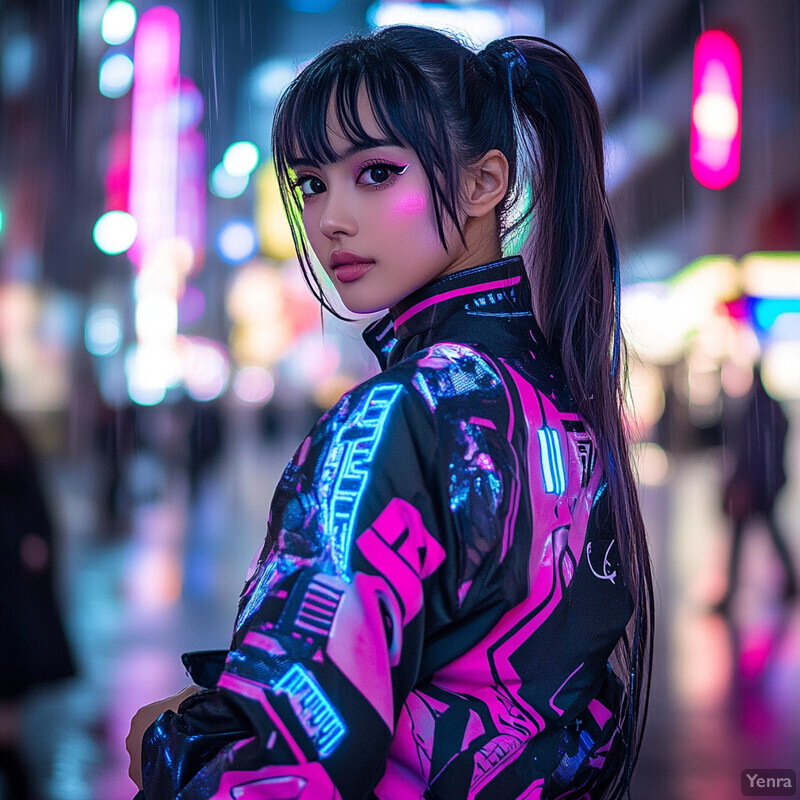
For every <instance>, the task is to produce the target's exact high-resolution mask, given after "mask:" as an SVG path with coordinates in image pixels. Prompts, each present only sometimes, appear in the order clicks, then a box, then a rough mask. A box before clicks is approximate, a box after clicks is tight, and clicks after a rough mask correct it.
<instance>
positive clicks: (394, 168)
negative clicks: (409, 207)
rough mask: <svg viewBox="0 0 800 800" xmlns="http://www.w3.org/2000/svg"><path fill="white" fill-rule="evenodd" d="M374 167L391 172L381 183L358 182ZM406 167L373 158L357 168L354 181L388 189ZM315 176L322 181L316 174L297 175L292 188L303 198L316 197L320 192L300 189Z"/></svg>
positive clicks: (406, 165) (380, 188)
mask: <svg viewBox="0 0 800 800" xmlns="http://www.w3.org/2000/svg"><path fill="white" fill-rule="evenodd" d="M376 167H384V168H385V169H387V170H388V171H389V172H390V173H391V174H390V176H389V177H388V178H387V179H386V180H385V181H382V182H381V183H359V181H360V180H361V178H362V177H363V175H364V174H365V173H367V172H369V171H370V170H372V169H375V168H376ZM407 169H408V164H393V163H392V162H391V161H382V160H381V159H377V158H376V159H374V160H373V161H367V162H365V163H364V164H362V165H361V167H360V168H359V170H358V175H357V176H356V183H359V185H361V186H367V187H369V188H370V189H374V190H376V191H381V190H382V189H388V188H389V187H390V186H391V185H392V184H393V183H394V182H395V181H396V180H397V178H398V177H399V176H400V175H402V174H403V173H404V172H405V171H406V170H407ZM314 178H317V180H319V181H320V182H322V183H323V185H324V183H325V182H324V181H323V180H322V178H319V177H318V176H317V175H298V176H297V178H296V179H295V181H294V182H293V184H292V188H293V189H300V191H301V192H302V194H303V199H304V200H309V199H311V198H314V197H316V196H317V195H318V194H322V192H317V193H308V194H306V193H305V192H303V190H302V186H303V184H304V183H305V182H306V181H308V180H312V179H314Z"/></svg>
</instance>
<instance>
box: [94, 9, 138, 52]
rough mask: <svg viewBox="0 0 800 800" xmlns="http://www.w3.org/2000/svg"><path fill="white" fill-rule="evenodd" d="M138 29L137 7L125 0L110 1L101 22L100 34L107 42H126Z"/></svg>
mask: <svg viewBox="0 0 800 800" xmlns="http://www.w3.org/2000/svg"><path fill="white" fill-rule="evenodd" d="M135 30H136V9H135V8H134V7H133V6H132V5H131V4H130V3H127V2H125V0H114V2H113V3H109V6H108V8H106V10H105V13H104V14H103V20H102V22H101V23H100V35H101V36H102V37H103V41H104V42H106V44H111V45H115V44H124V43H125V42H127V41H128V39H130V38H131V36H133V32H134V31H135Z"/></svg>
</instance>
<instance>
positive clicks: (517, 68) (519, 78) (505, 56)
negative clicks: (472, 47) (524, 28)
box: [479, 39, 531, 98]
mask: <svg viewBox="0 0 800 800" xmlns="http://www.w3.org/2000/svg"><path fill="white" fill-rule="evenodd" d="M479 56H480V57H481V58H482V59H483V61H484V63H485V64H486V65H487V66H488V67H489V69H490V70H491V71H492V73H493V74H494V76H495V79H496V80H498V81H503V83H504V84H505V83H508V92H509V94H510V95H511V97H512V98H513V97H514V87H516V88H517V90H518V91H522V92H524V91H525V89H527V87H528V85H529V84H530V82H531V73H530V70H529V69H528V62H527V61H526V60H525V56H523V55H522V53H521V52H520V51H519V49H518V48H517V47H516V46H515V45H514V44H513V43H512V42H510V41H508V39H495V40H494V41H493V42H489V44H487V45H486V47H485V48H484V49H483V51H482V52H481V53H479Z"/></svg>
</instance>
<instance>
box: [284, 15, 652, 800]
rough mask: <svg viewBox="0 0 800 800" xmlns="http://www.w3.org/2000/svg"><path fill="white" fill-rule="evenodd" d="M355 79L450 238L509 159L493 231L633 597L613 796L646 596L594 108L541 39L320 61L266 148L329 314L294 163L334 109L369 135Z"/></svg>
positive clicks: (426, 43)
mask: <svg viewBox="0 0 800 800" xmlns="http://www.w3.org/2000/svg"><path fill="white" fill-rule="evenodd" d="M362 87H363V88H365V89H366V92H367V95H368V97H369V99H370V101H371V105H372V111H373V114H374V116H375V119H376V121H377V123H378V126H379V127H380V129H381V132H382V135H383V136H384V137H385V139H386V140H388V141H389V142H392V143H394V144H397V145H399V146H403V147H410V148H412V149H413V150H414V151H415V152H416V154H417V156H418V157H419V159H420V161H421V163H422V167H423V169H424V170H425V174H426V175H427V178H428V182H429V184H430V188H431V193H432V197H433V207H434V214H435V218H436V224H437V226H438V230H439V237H440V239H441V241H442V244H443V246H444V247H445V248H447V244H446V242H445V229H444V226H445V223H446V221H449V222H451V223H452V224H453V225H454V226H455V229H456V231H458V233H459V234H460V235H461V237H462V240H463V230H462V228H461V226H460V224H459V219H458V218H459V193H458V190H459V180H460V177H461V174H462V172H461V171H462V169H463V168H464V167H468V166H470V165H472V164H475V163H476V162H477V161H478V160H479V159H480V158H481V157H482V156H483V155H485V154H486V153H487V152H488V151H489V150H492V149H497V150H499V151H500V152H502V153H503V154H504V155H505V157H506V158H507V159H508V164H509V188H508V192H507V194H506V196H505V197H504V199H503V201H502V202H501V203H500V204H499V206H498V207H497V210H496V213H497V218H498V223H499V231H500V235H501V239H502V240H503V241H504V242H506V243H508V242H509V241H512V240H514V241H519V240H520V238H521V241H522V244H521V247H520V252H521V255H522V257H523V260H524V262H525V265H526V269H527V270H528V273H529V275H530V279H531V286H532V287H533V288H532V291H533V298H532V299H533V305H534V311H535V314H536V319H537V321H538V322H539V325H540V327H541V329H542V331H543V333H544V334H545V337H546V339H547V341H548V343H549V346H550V347H551V348H552V349H553V350H554V351H556V352H558V353H559V354H560V357H561V361H562V363H563V366H564V370H565V372H566V377H567V382H568V384H569V388H570V390H571V393H572V395H573V397H574V399H575V401H576V403H577V405H578V408H579V410H580V412H581V414H582V415H583V416H584V417H585V419H586V420H587V422H588V423H589V425H590V426H591V427H592V429H593V430H594V432H595V436H596V438H597V442H598V445H599V453H600V458H601V459H602V464H603V467H604V471H605V476H606V479H607V481H608V485H609V489H610V492H609V496H610V502H611V506H612V516H613V521H614V525H615V529H616V535H617V540H618V543H619V547H620V554H621V556H622V563H623V570H624V578H625V583H626V585H627V587H628V588H629V591H630V592H631V595H632V597H633V600H634V608H635V611H634V614H633V617H632V619H631V622H630V623H629V625H628V629H627V630H626V633H625V636H624V637H623V638H622V640H621V641H620V643H619V645H618V646H617V648H616V650H615V652H614V655H613V657H612V666H613V667H614V669H615V671H616V672H617V674H618V675H619V676H620V677H621V678H622V680H623V683H624V685H625V687H626V696H627V706H626V711H625V713H626V716H627V719H626V725H625V729H624V730H623V736H624V739H625V743H626V746H627V754H628V757H627V764H626V767H625V769H624V770H622V771H621V772H620V774H619V775H618V776H617V778H616V780H615V781H614V783H613V785H612V786H611V787H610V788H609V790H608V791H607V793H606V796H607V797H619V796H621V795H622V794H624V793H625V791H626V790H627V788H628V786H629V782H630V775H631V770H632V769H633V765H634V763H635V760H636V757H637V754H638V749H639V744H640V742H641V734H642V730H643V726H644V718H645V713H646V708H647V696H648V689H649V686H648V682H649V675H650V668H651V660H652V634H653V600H652V578H651V571H650V558H649V554H648V548H647V540H646V536H645V530H644V523H643V521H642V514H641V509H640V506H639V497H638V493H637V488H636V482H635V479H634V475H633V470H632V467H631V461H630V452H629V444H628V434H627V426H626V419H625V384H626V379H627V375H626V371H625V368H624V365H625V358H624V355H625V352H624V343H623V342H622V337H621V332H620V329H619V257H618V253H617V245H616V237H615V234H614V225H613V221H612V218H611V211H610V208H609V204H608V199H607V196H606V191H605V183H604V166H603V136H602V125H601V120H600V113H599V110H598V107H597V103H596V101H595V98H594V95H593V94H592V91H591V89H590V87H589V83H588V81H587V79H586V77H585V75H584V74H583V71H582V70H581V68H580V66H579V65H578V64H577V62H576V61H575V60H574V59H573V58H572V57H571V56H570V55H569V54H568V53H567V52H566V51H565V50H563V49H562V48H560V47H558V46H557V45H555V44H553V43H552V42H548V41H546V40H544V39H540V38H537V37H527V36H521V37H512V38H509V39H500V40H496V41H494V42H492V43H491V44H490V45H488V46H487V47H486V49H485V50H484V51H483V52H482V53H475V52H473V51H472V50H470V49H469V48H468V47H466V46H465V45H463V44H462V43H461V42H459V41H458V40H456V39H455V38H453V37H451V36H447V35H445V34H442V33H439V32H438V31H435V30H431V29H428V28H418V27H413V26H407V25H398V26H393V27H388V28H384V29H382V30H379V31H377V32H376V33H373V34H372V35H370V36H366V37H362V36H357V37H353V38H351V39H349V40H347V41H344V42H341V43H339V44H336V45H334V46H333V47H331V48H329V49H328V50H326V51H325V52H323V53H322V54H321V55H320V56H318V57H317V58H316V59H315V60H314V61H313V62H312V63H311V64H310V65H309V66H308V67H306V68H305V69H304V70H303V71H302V72H301V73H300V75H298V77H297V78H296V79H295V80H294V82H293V83H292V84H291V85H290V86H289V88H288V89H287V91H286V92H285V93H284V95H283V97H282V98H281V100H280V102H279V104H278V108H277V111H276V116H275V122H274V127H273V157H274V159H275V166H276V169H277V173H278V181H279V185H280V188H281V193H282V197H283V201H284V205H285V207H286V210H287V214H288V216H289V219H290V224H291V227H292V233H293V236H294V241H295V245H296V248H297V252H298V256H299V258H300V262H301V265H302V266H303V272H304V275H305V278H306V281H307V282H308V284H309V286H310V288H311V290H312V292H314V294H315V296H316V297H317V298H318V299H319V300H320V302H321V303H322V304H323V306H324V307H326V308H328V310H330V311H332V312H333V313H334V314H336V313H337V312H336V311H335V310H334V309H333V308H332V306H331V304H330V302H329V301H328V299H327V298H326V297H325V293H324V291H323V289H322V286H321V285H320V283H319V280H318V278H317V276H316V273H315V272H314V269H313V267H312V262H311V258H310V253H309V249H308V244H307V241H306V239H305V235H304V232H303V228H302V222H301V213H302V199H301V197H300V196H299V192H298V191H297V190H296V189H295V188H294V184H293V176H292V172H291V167H290V165H291V164H292V163H293V162H295V161H298V160H301V158H302V159H303V160H311V161H313V162H315V163H319V164H326V163H331V162H333V161H335V160H336V159H337V158H338V156H337V154H336V152H335V151H334V150H333V148H332V146H331V144H330V141H329V139H328V129H327V127H326V122H327V119H328V114H329V111H330V113H333V114H334V115H335V118H336V120H337V122H338V125H339V127H340V129H341V131H342V132H343V133H344V135H345V136H346V137H347V138H348V139H349V140H350V141H351V142H352V143H353V144H356V145H365V146H374V145H376V144H377V142H376V141H374V140H373V139H372V138H371V137H370V136H369V135H368V134H367V132H366V130H365V129H364V127H363V124H362V122H361V120H360V118H359V116H358V111H357V102H358V95H359V92H360V91H361V89H362ZM337 316H338V314H337Z"/></svg>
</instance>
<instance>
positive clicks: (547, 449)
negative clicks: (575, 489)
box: [538, 425, 567, 494]
mask: <svg viewBox="0 0 800 800" xmlns="http://www.w3.org/2000/svg"><path fill="white" fill-rule="evenodd" d="M538 434H539V453H540V456H541V461H542V479H543V480H544V490H545V492H547V494H562V493H563V492H564V489H566V486H567V479H566V472H565V470H564V459H563V456H562V455H561V443H560V441H559V437H558V431H557V430H556V429H555V428H551V427H549V426H547V425H545V426H544V427H542V428H539V430H538Z"/></svg>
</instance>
